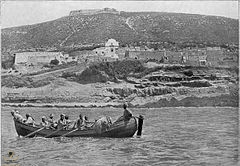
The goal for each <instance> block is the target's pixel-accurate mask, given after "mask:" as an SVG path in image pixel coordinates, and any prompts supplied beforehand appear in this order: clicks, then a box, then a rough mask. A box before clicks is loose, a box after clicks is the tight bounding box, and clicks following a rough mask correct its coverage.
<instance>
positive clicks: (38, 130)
mask: <svg viewBox="0 0 240 166" xmlns="http://www.w3.org/2000/svg"><path fill="white" fill-rule="evenodd" d="M44 128H45V127H42V128H41V129H38V130H36V131H34V132H31V133H30V134H28V135H26V136H24V137H23V138H26V137H30V136H31V135H33V134H36V133H37V132H39V131H41V130H43V129H44Z"/></svg>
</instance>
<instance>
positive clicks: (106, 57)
mask: <svg viewBox="0 0 240 166" xmlns="http://www.w3.org/2000/svg"><path fill="white" fill-rule="evenodd" d="M118 48H119V43H118V42H117V41H116V40H115V39H109V40H108V41H107V42H106V43H105V47H100V48H96V49H95V50H94V53H95V54H96V55H97V56H99V57H101V59H103V61H114V60H118V59H119V57H118V55H117V53H116V50H118Z"/></svg>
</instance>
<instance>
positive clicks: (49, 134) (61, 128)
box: [45, 126, 65, 138]
mask: <svg viewBox="0 0 240 166" xmlns="http://www.w3.org/2000/svg"><path fill="white" fill-rule="evenodd" d="M64 127H65V126H64ZM64 127H62V128H60V129H58V130H56V131H54V132H52V133H51V134H48V135H47V136H45V138H48V137H49V136H51V135H53V134H55V133H57V132H59V131H60V130H62V129H63V128H64Z"/></svg>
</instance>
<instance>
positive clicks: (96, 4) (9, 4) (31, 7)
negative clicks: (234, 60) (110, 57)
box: [1, 1, 238, 28]
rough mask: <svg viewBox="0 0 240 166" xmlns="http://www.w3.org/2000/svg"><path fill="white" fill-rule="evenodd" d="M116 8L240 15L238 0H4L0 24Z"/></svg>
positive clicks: (235, 16) (18, 23) (11, 25)
mask: <svg viewBox="0 0 240 166" xmlns="http://www.w3.org/2000/svg"><path fill="white" fill-rule="evenodd" d="M104 7H110V8H115V9H117V10H120V11H159V12H175V13H193V14H205V15H215V16H224V17H230V18H235V19H238V1H204V2H203V1H35V2H34V1H20V2H19V1H1V27H2V28H6V27H14V26H20V25H28V24H34V23H40V22H44V21H49V20H54V19H57V18H59V17H62V16H66V15H68V14H69V12H70V11H71V10H79V9H99V8H104Z"/></svg>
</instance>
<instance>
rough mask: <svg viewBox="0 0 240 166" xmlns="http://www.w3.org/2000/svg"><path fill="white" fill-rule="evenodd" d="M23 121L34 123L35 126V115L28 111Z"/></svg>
mask: <svg viewBox="0 0 240 166" xmlns="http://www.w3.org/2000/svg"><path fill="white" fill-rule="evenodd" d="M23 122H24V123H26V124H29V125H33V126H34V125H35V121H34V119H33V117H32V116H31V115H30V114H28V113H27V114H26V119H25V120H24V121H23Z"/></svg>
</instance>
